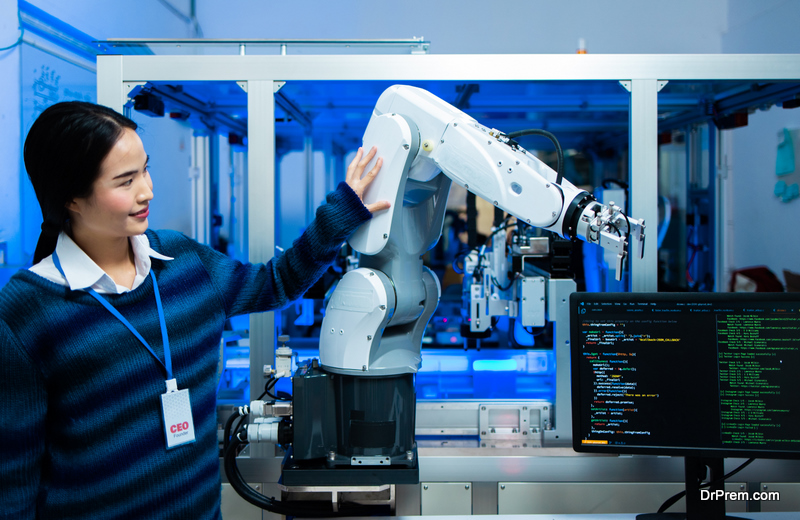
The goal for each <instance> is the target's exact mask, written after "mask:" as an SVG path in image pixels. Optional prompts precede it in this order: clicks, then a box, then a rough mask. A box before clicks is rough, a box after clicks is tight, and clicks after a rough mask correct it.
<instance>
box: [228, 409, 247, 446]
mask: <svg viewBox="0 0 800 520" xmlns="http://www.w3.org/2000/svg"><path fill="white" fill-rule="evenodd" d="M249 413H250V407H248V406H240V407H238V408H236V409H235V410H234V411H233V413H232V414H231V415H230V417H228V420H227V421H225V429H224V430H223V433H222V453H223V454H224V453H225V452H226V451H228V446H229V445H230V438H231V431H236V430H238V429H239V425H240V424H241V421H239V424H237V425H236V428H235V429H234V428H233V422H234V421H235V420H236V419H238V418H244V417H247V415H248V414H249Z"/></svg>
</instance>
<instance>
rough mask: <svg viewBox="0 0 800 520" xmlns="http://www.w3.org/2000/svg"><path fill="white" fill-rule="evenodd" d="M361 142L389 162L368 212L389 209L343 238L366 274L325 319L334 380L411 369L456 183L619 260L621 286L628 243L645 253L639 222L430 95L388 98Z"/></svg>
mask: <svg viewBox="0 0 800 520" xmlns="http://www.w3.org/2000/svg"><path fill="white" fill-rule="evenodd" d="M363 141H364V147H365V148H370V147H372V146H377V148H378V155H380V156H382V157H383V158H384V165H383V167H382V171H381V173H380V175H378V177H377V178H376V180H375V181H374V182H373V184H372V185H371V186H370V188H369V190H368V192H367V193H366V195H365V202H367V203H370V202H373V201H377V200H390V201H392V202H393V204H392V207H391V208H390V209H389V210H388V211H386V212H383V213H381V214H378V215H375V217H374V218H373V219H372V220H371V221H369V222H368V223H366V224H365V225H363V226H362V227H361V228H360V229H359V230H358V231H357V232H356V233H355V234H354V235H353V236H352V237H351V238H350V241H349V242H350V245H351V246H352V247H353V248H354V249H355V250H357V251H359V252H360V253H361V254H362V260H361V267H360V268H359V269H356V270H354V271H351V272H349V273H347V275H346V276H345V277H344V278H343V279H342V280H341V281H340V283H339V285H338V286H337V288H336V290H335V291H334V293H333V295H332V297H331V299H330V302H329V305H328V308H327V310H326V315H325V319H324V320H323V325H322V333H321V338H320V362H321V364H322V365H323V367H324V368H325V369H326V370H328V371H330V372H334V373H342V374H349V375H371V376H377V375H396V374H403V373H415V372H416V371H417V369H418V367H419V363H420V344H421V341H422V333H423V331H424V328H425V326H426V325H427V322H428V320H429V319H430V316H431V314H432V313H433V312H434V310H435V309H436V306H437V304H438V300H439V295H440V292H441V291H440V287H439V282H438V280H437V278H436V276H435V275H434V274H433V273H432V272H430V271H429V270H428V269H427V268H425V267H424V266H423V265H422V260H421V256H422V255H423V254H424V253H425V252H426V251H427V250H428V249H430V248H431V247H433V245H434V244H435V243H436V241H437V240H438V238H439V236H440V234H441V230H442V223H443V217H444V210H445V206H446V202H447V195H448V193H449V188H450V183H451V181H452V182H455V183H457V184H460V185H462V186H464V187H465V188H466V189H467V190H469V191H471V192H473V193H475V194H476V195H478V196H479V197H481V198H483V199H485V200H487V201H492V202H493V203H494V205H496V206H498V207H500V208H501V209H503V210H504V211H506V212H508V213H510V214H511V215H513V216H515V217H517V218H518V219H519V220H521V221H523V222H526V223H528V224H530V225H532V226H535V227H540V228H543V229H546V230H549V231H554V232H556V233H558V234H560V235H562V236H564V237H568V238H576V237H577V238H580V239H582V240H585V241H587V242H589V243H594V244H599V245H600V246H602V247H603V248H605V249H608V250H611V251H614V252H615V253H616V258H617V262H616V263H617V275H618V276H619V274H620V273H621V271H622V265H623V262H624V260H625V258H626V256H627V255H628V251H627V248H628V246H629V239H630V241H631V244H630V246H631V247H632V249H633V250H634V251H635V252H636V254H637V255H638V256H639V257H641V256H642V254H643V252H644V221H640V220H636V219H633V218H630V217H627V216H625V215H624V214H623V213H621V211H620V208H619V207H617V206H615V205H613V204H609V205H607V206H606V205H603V204H600V203H599V202H597V201H596V200H595V199H594V197H592V195H590V194H589V193H588V192H586V191H583V190H580V189H578V188H576V187H575V186H574V185H573V184H571V183H570V182H569V181H566V180H562V179H559V178H558V175H557V174H556V172H555V171H553V170H552V169H551V168H549V167H548V166H547V165H545V164H544V163H543V162H541V161H540V160H538V159H537V158H536V157H534V156H533V155H531V154H530V153H528V152H527V151H526V150H525V149H523V148H521V147H520V146H518V145H517V143H516V142H514V141H513V140H512V139H509V138H508V137H507V136H506V135H504V134H503V133H501V132H499V131H497V130H495V129H490V128H487V127H485V126H483V125H481V124H480V123H478V122H477V121H476V120H475V119H473V118H472V117H470V116H468V115H467V114H465V113H463V112H462V111H460V110H458V109H457V108H455V107H453V106H452V105H450V104H448V103H446V102H444V101H442V100H441V99H439V98H437V97H436V96H434V95H432V94H430V93H429V92H427V91H424V90H421V89H418V88H414V87H409V86H402V85H395V86H392V87H390V88H389V89H387V90H386V91H385V92H384V93H383V94H382V95H381V97H380V98H379V99H378V102H377V104H376V106H375V109H374V111H373V114H372V118H371V119H370V122H369V125H368V126H367V130H366V132H365V134H364V139H363ZM370 167H371V165H369V166H367V168H368V169H369V168H370Z"/></svg>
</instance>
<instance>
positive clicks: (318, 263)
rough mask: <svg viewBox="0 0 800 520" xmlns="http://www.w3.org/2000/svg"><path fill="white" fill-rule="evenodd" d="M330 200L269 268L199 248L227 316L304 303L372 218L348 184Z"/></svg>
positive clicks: (343, 185)
mask: <svg viewBox="0 0 800 520" xmlns="http://www.w3.org/2000/svg"><path fill="white" fill-rule="evenodd" d="M326 200H327V203H326V204H323V205H321V206H320V207H319V208H317V212H316V218H315V219H314V220H313V221H312V222H311V224H310V225H309V226H308V228H307V229H306V230H305V232H303V234H302V235H301V236H300V238H298V239H297V240H295V241H294V243H293V244H292V247H291V248H288V249H286V251H284V252H283V254H282V255H280V256H278V257H276V258H273V259H272V260H270V261H269V262H267V263H266V264H245V263H241V262H238V261H235V260H232V259H231V258H229V257H227V256H225V255H223V254H222V253H219V252H217V251H214V250H213V249H211V248H208V247H198V248H197V253H198V255H199V256H200V260H201V262H202V263H203V265H204V266H205V268H206V270H207V271H208V273H209V275H210V276H211V279H212V281H213V283H214V285H215V286H216V288H217V290H218V291H219V293H220V295H221V298H222V300H223V302H224V305H225V311H226V314H227V316H229V317H230V316H236V315H240V314H249V313H252V312H263V311H269V310H275V309H280V308H282V307H284V306H286V305H287V304H288V303H289V302H291V301H293V300H296V299H297V298H300V297H301V296H302V295H303V294H304V293H305V292H306V291H307V290H308V289H309V288H310V287H311V286H312V285H314V283H316V281H317V280H318V279H319V278H320V276H322V274H324V273H325V271H326V270H327V268H328V266H329V265H330V264H331V262H333V260H334V259H335V258H336V255H337V254H338V253H339V250H340V249H341V246H342V243H343V242H344V241H345V240H347V238H348V237H349V236H350V235H351V234H352V233H353V232H355V230H356V229H358V227H359V226H360V225H361V224H363V223H364V222H366V221H367V220H369V219H370V218H372V214H371V213H370V212H369V210H367V208H366V207H365V206H364V204H363V203H362V202H361V199H360V198H359V197H358V195H356V193H355V192H354V191H353V190H352V189H351V188H350V187H349V186H348V185H347V184H346V183H344V182H342V183H340V184H339V186H338V187H337V189H336V190H335V191H333V192H331V193H329V194H328V196H327V199H326Z"/></svg>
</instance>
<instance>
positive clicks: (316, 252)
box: [0, 102, 389, 519]
mask: <svg viewBox="0 0 800 520" xmlns="http://www.w3.org/2000/svg"><path fill="white" fill-rule="evenodd" d="M135 130H136V123H134V122H133V121H131V120H130V119H128V118H125V117H123V116H121V115H119V114H117V113H116V112H114V111H113V110H110V109H108V108H105V107H102V106H99V105H93V104H89V103H82V102H68V103H59V104H56V105H53V106H51V107H50V108H48V109H47V110H45V111H44V112H43V113H42V114H41V116H39V118H38V119H37V120H36V122H35V123H34V124H33V127H32V128H31V130H30V132H29V134H28V137H27V139H26V141H25V151H24V157H25V166H26V169H27V171H28V175H29V176H30V178H31V182H32V184H33V187H34V189H35V191H36V196H37V198H38V200H39V204H40V206H41V209H42V215H43V217H44V223H43V224H42V234H41V236H40V239H39V243H38V244H37V248H36V253H35V256H34V265H33V267H31V268H30V269H29V270H27V271H21V272H19V273H17V274H16V275H14V277H13V278H12V279H11V280H10V281H9V283H8V284H7V285H6V287H5V288H4V289H3V290H2V292H0V381H2V384H0V406H2V408H0V517H2V518H7V517H8V518H34V517H36V518H59V519H66V518H104V519H106V518H162V517H163V518H191V519H200V518H219V516H220V508H219V501H220V480H219V462H218V445H217V421H216V398H215V391H216V386H217V365H218V357H219V341H220V337H221V334H222V329H223V325H224V323H225V320H226V319H228V318H230V317H231V316H235V315H239V314H247V313H251V312H263V311H268V310H273V309H278V308H280V307H282V306H285V305H286V304H287V303H288V302H290V301H291V300H294V299H296V298H298V297H300V296H301V295H302V294H303V293H304V292H305V290H306V289H307V288H308V287H309V286H311V285H312V284H313V283H314V282H315V281H316V280H317V278H318V277H319V276H320V275H321V274H322V273H323V272H324V271H325V270H326V268H327V266H328V265H329V264H330V262H331V261H332V260H333V259H334V258H335V257H336V255H337V253H338V250H339V247H340V245H341V244H342V242H343V241H344V240H346V239H347V237H348V236H349V235H350V234H351V233H353V232H354V231H355V230H356V229H357V228H358V227H359V226H360V225H361V224H362V223H363V222H365V221H366V220H368V219H369V218H371V213H373V212H376V211H380V210H382V209H386V208H388V207H389V203H388V202H379V203H375V204H371V205H368V206H365V205H364V203H363V202H362V200H361V195H362V194H363V192H364V190H365V189H366V187H367V186H368V185H369V184H370V182H371V181H372V179H374V177H375V175H376V174H377V173H378V170H379V169H380V166H381V160H380V159H378V160H377V161H376V164H375V167H374V168H372V169H371V170H370V171H369V172H368V173H367V174H366V175H365V176H364V177H363V178H362V174H363V172H364V170H365V168H366V166H367V164H368V163H369V162H370V160H371V159H372V158H373V157H374V155H375V153H376V151H375V149H372V150H371V151H370V152H369V153H368V154H367V155H365V156H364V155H363V154H362V151H361V150H359V152H358V154H357V155H356V158H355V159H354V160H353V162H352V163H351V164H350V166H349V168H348V170H347V181H346V183H341V184H340V185H339V187H338V188H337V190H336V191H335V192H332V193H331V194H329V195H328V198H327V204H325V205H323V206H321V207H320V208H319V209H318V210H317V217H316V219H315V220H314V222H312V223H311V225H310V226H309V227H308V229H307V230H306V231H305V233H304V234H303V235H302V236H301V237H300V238H299V239H298V240H297V241H295V243H294V245H293V247H292V248H290V249H287V250H286V252H285V253H284V254H283V255H281V256H280V257H279V258H277V259H273V260H272V261H270V262H269V263H267V264H260V265H251V264H242V263H240V262H236V261H234V260H232V259H230V258H228V257H226V256H225V255H223V254H221V253H218V252H216V251H214V250H212V249H211V248H209V247H206V246H203V245H200V244H198V243H196V242H194V241H192V240H190V239H188V238H187V237H185V236H184V235H182V234H180V233H176V232H172V231H152V230H148V221H147V217H148V214H149V204H150V201H151V200H152V199H153V191H152V189H153V184H152V181H151V179H150V174H149V172H148V170H147V161H148V157H147V154H146V153H145V151H144V147H143V145H142V141H141V140H140V139H139V136H138V135H137V134H136V131H135ZM165 382H166V385H165ZM185 390H188V392H186V391H185ZM176 421H177V422H176ZM190 426H191V428H190ZM190 429H191V432H190V431H189V430H190ZM178 434H180V435H178Z"/></svg>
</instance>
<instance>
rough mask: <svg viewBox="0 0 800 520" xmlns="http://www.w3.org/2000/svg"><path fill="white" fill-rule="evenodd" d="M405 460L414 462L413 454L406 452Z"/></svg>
mask: <svg viewBox="0 0 800 520" xmlns="http://www.w3.org/2000/svg"><path fill="white" fill-rule="evenodd" d="M406 458H407V459H408V460H414V452H413V451H407V452H406Z"/></svg>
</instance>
